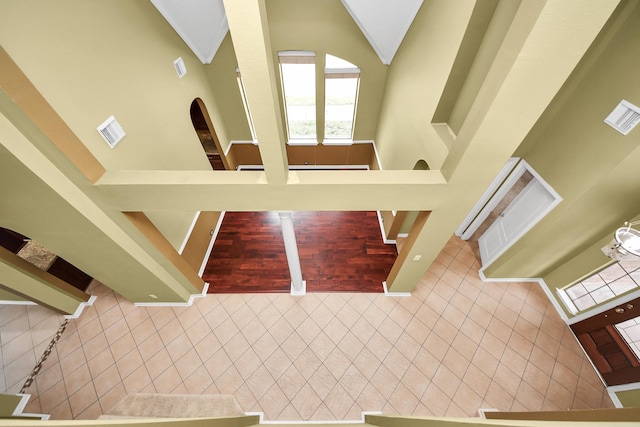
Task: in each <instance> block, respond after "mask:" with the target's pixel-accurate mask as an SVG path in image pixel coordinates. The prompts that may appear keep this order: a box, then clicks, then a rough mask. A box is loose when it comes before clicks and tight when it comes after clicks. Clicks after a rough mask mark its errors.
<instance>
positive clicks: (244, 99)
mask: <svg viewBox="0 0 640 427" xmlns="http://www.w3.org/2000/svg"><path fill="white" fill-rule="evenodd" d="M236 77H237V79H238V87H239V88H240V95H241V96H242V105H244V113H245V114H246V115H247V122H248V123H249V130H250V131H251V138H252V139H253V142H254V144H255V143H256V142H257V141H258V138H256V131H255V129H254V128H253V118H252V117H251V111H249V104H248V103H247V95H246V93H245V91H244V83H243V82H242V75H241V74H240V68H236Z"/></svg>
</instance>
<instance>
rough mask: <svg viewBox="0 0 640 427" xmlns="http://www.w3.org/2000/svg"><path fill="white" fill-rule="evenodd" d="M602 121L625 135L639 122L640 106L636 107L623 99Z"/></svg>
mask: <svg viewBox="0 0 640 427" xmlns="http://www.w3.org/2000/svg"><path fill="white" fill-rule="evenodd" d="M604 122H605V123H606V124H608V125H609V126H611V127H612V128H614V129H615V130H617V131H618V132H620V133H621V134H623V135H626V134H628V133H629V132H631V129H633V128H634V127H635V126H636V125H637V124H638V122H640V107H636V106H635V105H633V104H632V103H630V102H628V101H625V100H624V99H623V100H622V101H620V104H618V106H617V107H616V108H615V109H614V110H613V111H612V112H611V114H609V115H608V116H607V118H606V119H604Z"/></svg>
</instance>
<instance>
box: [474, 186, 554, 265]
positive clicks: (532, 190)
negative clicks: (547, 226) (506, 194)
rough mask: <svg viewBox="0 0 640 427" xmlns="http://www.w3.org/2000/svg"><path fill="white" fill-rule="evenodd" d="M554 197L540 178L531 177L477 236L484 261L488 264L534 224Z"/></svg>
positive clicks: (483, 263) (484, 263) (552, 201)
mask: <svg viewBox="0 0 640 427" xmlns="http://www.w3.org/2000/svg"><path fill="white" fill-rule="evenodd" d="M555 200H556V199H555V197H554V196H553V194H551V193H550V192H549V191H548V190H547V189H546V188H545V187H544V185H542V183H541V182H540V181H538V180H537V179H535V178H534V179H532V180H531V182H529V184H527V186H526V187H525V188H523V189H522V191H521V192H520V194H518V196H517V197H516V198H515V199H514V200H513V201H512V202H511V203H510V204H509V206H507V208H506V209H505V210H504V212H503V213H502V214H500V216H499V217H498V218H497V219H496V220H495V221H494V223H493V224H492V225H491V226H490V227H489V228H488V229H487V231H485V232H484V234H483V235H482V236H480V238H479V239H478V246H479V247H480V258H481V259H482V265H484V266H486V265H487V264H488V263H489V262H491V261H492V260H493V259H494V258H495V257H496V255H498V254H499V253H501V252H502V251H503V250H505V249H506V248H507V247H508V246H511V245H512V244H513V243H515V242H516V240H518V239H519V238H520V237H521V236H522V235H523V234H524V233H525V232H526V231H527V230H528V229H529V228H531V227H533V225H534V224H535V223H536V222H538V221H539V220H540V219H541V218H542V217H543V216H544V214H545V213H546V212H545V211H547V210H548V209H549V207H550V206H551V204H552V203H554V201H555Z"/></svg>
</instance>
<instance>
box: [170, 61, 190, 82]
mask: <svg viewBox="0 0 640 427" xmlns="http://www.w3.org/2000/svg"><path fill="white" fill-rule="evenodd" d="M173 66H174V67H175V69H176V73H178V77H180V78H183V77H184V75H185V74H187V67H186V66H185V65H184V61H183V60H182V57H179V58H178V59H176V60H175V61H173Z"/></svg>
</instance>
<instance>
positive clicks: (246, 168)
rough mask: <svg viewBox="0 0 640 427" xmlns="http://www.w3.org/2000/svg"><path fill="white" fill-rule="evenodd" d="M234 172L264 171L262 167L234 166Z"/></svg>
mask: <svg viewBox="0 0 640 427" xmlns="http://www.w3.org/2000/svg"><path fill="white" fill-rule="evenodd" d="M236 170H239V171H242V170H255V171H264V166H263V165H238V166H236Z"/></svg>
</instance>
